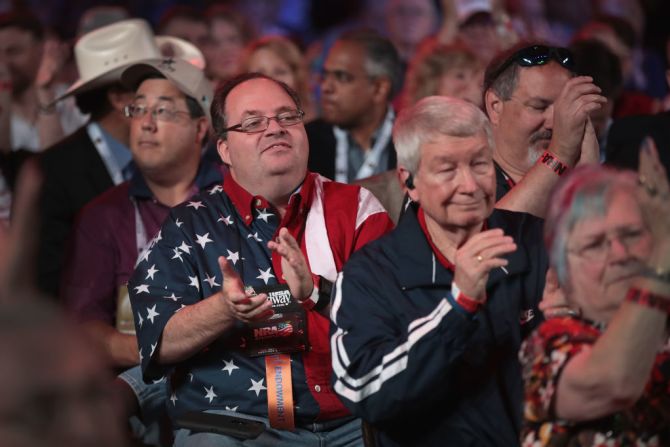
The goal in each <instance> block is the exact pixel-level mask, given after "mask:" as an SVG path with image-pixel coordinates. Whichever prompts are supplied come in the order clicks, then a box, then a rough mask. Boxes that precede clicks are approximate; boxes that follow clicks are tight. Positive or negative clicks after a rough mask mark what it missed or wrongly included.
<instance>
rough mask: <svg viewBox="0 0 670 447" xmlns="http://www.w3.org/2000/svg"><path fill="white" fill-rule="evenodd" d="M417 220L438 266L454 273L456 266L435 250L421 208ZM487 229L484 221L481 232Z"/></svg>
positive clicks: (438, 250)
mask: <svg viewBox="0 0 670 447" xmlns="http://www.w3.org/2000/svg"><path fill="white" fill-rule="evenodd" d="M417 219H419V226H420V227H421V231H423V234H424V235H425V236H426V240H427V241H428V244H429V245H430V248H431V249H432V250H433V253H435V257H436V258H437V260H438V261H440V264H442V266H443V267H444V268H446V269H449V270H451V271H452V272H454V271H456V266H455V265H454V264H453V263H452V262H451V261H449V260H448V259H447V258H446V257H445V256H444V255H443V254H442V252H441V251H440V249H439V248H437V245H435V243H434V242H433V238H432V237H431V236H430V233H429V232H428V227H427V226H426V216H425V215H424V213H423V208H421V207H419V211H418V212H417ZM487 228H488V225H487V223H486V221H484V222H483V223H482V231H485V230H486V229H487Z"/></svg>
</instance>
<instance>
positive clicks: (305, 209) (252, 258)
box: [128, 173, 393, 424]
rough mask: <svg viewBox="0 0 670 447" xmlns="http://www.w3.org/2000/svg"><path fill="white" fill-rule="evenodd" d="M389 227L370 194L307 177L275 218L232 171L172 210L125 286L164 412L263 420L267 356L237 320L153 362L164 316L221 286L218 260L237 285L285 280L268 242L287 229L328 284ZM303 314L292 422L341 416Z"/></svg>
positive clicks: (324, 340) (313, 319) (148, 376)
mask: <svg viewBox="0 0 670 447" xmlns="http://www.w3.org/2000/svg"><path fill="white" fill-rule="evenodd" d="M392 225H393V224H392V222H391V220H390V219H389V217H388V215H387V214H386V212H385V211H384V209H383V207H382V206H381V204H380V203H379V202H378V201H377V200H376V199H375V198H374V196H372V194H371V193H370V192H369V191H367V190H365V189H363V188H361V187H359V186H354V185H344V184H341V183H336V182H331V181H328V180H326V179H325V178H323V177H321V176H319V175H317V174H314V173H308V174H307V176H306V177H305V180H304V181H303V183H302V185H301V186H300V188H299V189H298V190H297V191H296V192H295V193H294V194H293V195H292V196H291V198H290V200H289V205H288V207H287V209H286V213H285V215H284V217H283V219H281V220H280V217H279V215H278V214H275V212H274V211H273V207H272V206H271V205H270V204H269V203H268V202H267V200H266V199H264V198H263V197H260V196H252V195H251V194H250V193H248V192H247V191H245V190H244V189H243V188H242V187H241V186H240V185H238V184H237V183H236V182H235V181H234V180H233V179H232V177H231V176H226V177H225V180H224V183H223V185H216V186H214V187H213V188H211V189H210V190H208V191H207V192H204V193H201V194H200V195H198V196H194V197H193V198H191V200H189V201H187V202H186V203H184V204H182V205H180V206H178V207H176V208H174V209H173V210H172V211H171V212H170V215H169V216H168V218H167V219H166V221H165V222H164V224H163V226H162V228H161V230H160V231H159V233H158V234H157V235H156V237H155V238H154V239H153V240H152V242H151V243H150V248H149V249H148V250H147V251H146V252H145V253H144V254H143V256H142V258H141V259H140V260H139V262H138V265H137V268H136V270H135V272H134V273H133V276H132V277H131V279H130V281H129V283H128V290H129V293H130V300H131V304H132V308H133V314H134V316H135V327H136V331H137V337H138V344H139V348H140V358H141V364H142V370H143V373H144V379H145V381H147V382H151V381H154V382H155V381H165V382H166V386H167V388H168V390H167V395H168V396H169V397H168V399H169V400H168V403H167V405H168V411H169V413H170V415H171V416H172V417H173V418H174V417H176V416H177V415H179V414H181V413H183V412H185V411H193V410H198V411H202V410H209V409H220V410H229V411H238V412H240V413H244V414H250V415H256V416H262V417H267V391H266V386H267V382H266V379H265V360H264V358H263V357H248V356H246V355H245V354H244V353H243V350H242V348H241V346H240V341H241V335H242V329H243V328H244V324H243V323H241V322H238V323H237V326H236V327H235V328H233V329H232V330H230V331H228V332H226V333H225V334H223V335H222V336H221V337H219V339H217V340H216V341H215V342H214V343H212V344H211V345H209V346H208V347H206V348H205V349H203V350H201V351H200V352H197V353H196V354H194V355H193V356H192V357H191V358H190V359H188V360H186V361H183V362H180V363H178V364H174V365H160V364H158V362H157V359H156V356H157V352H158V345H159V342H160V339H161V334H162V332H163V330H164V328H165V326H166V324H167V322H168V320H169V319H170V317H171V316H172V315H174V313H175V312H178V311H179V310H180V309H181V308H182V307H184V306H188V305H191V304H194V303H197V302H198V301H201V300H203V299H205V298H207V297H209V296H211V295H212V294H214V293H216V292H218V291H219V290H221V284H222V283H223V278H222V273H221V271H220V269H219V266H218V262H217V259H218V257H219V256H225V257H226V258H227V259H228V261H229V262H230V263H231V264H232V265H233V267H234V268H235V270H236V271H237V273H238V274H239V275H240V278H241V279H242V281H243V282H244V285H245V286H251V287H253V288H254V289H256V290H258V289H259V288H262V287H265V286H271V285H274V284H277V283H278V282H283V280H281V278H282V274H281V258H280V257H279V255H277V254H276V253H275V254H273V253H272V252H271V251H270V250H269V249H268V248H267V243H268V241H269V240H271V239H272V238H274V237H275V236H276V234H277V232H278V231H279V229H280V228H281V227H286V228H287V229H288V230H289V232H290V233H291V234H292V235H293V236H294V237H295V238H296V240H297V241H298V243H299V244H300V246H301V249H302V252H303V254H304V255H305V258H306V259H307V262H308V263H309V266H310V270H311V271H312V274H313V275H314V279H315V281H316V279H317V278H318V276H322V277H324V278H326V279H328V280H330V281H335V279H336V276H337V273H338V272H339V271H340V270H341V269H342V266H343V264H344V262H345V261H346V260H347V259H348V258H349V256H350V255H351V253H353V252H354V251H355V250H356V249H358V248H360V247H361V246H363V245H365V244H366V243H367V242H369V241H371V240H374V239H376V238H378V237H379V236H381V235H383V234H385V233H387V232H388V231H389V230H390V229H391V227H392ZM306 317H307V333H308V337H309V342H310V349H309V351H307V352H302V353H294V354H291V375H292V384H293V399H294V405H295V417H296V422H297V423H299V424H300V423H310V422H314V421H321V420H329V419H334V418H338V417H342V416H345V415H347V414H348V411H347V410H346V408H345V407H344V406H343V405H342V403H341V402H340V401H339V399H338V398H337V396H336V395H335V393H334V391H333V390H332V388H331V385H330V375H331V363H330V349H329V342H328V330H329V321H328V318H326V317H324V316H322V315H320V314H319V313H318V312H316V311H310V310H307V311H306Z"/></svg>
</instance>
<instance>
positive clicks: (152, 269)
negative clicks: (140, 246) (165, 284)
mask: <svg viewBox="0 0 670 447" xmlns="http://www.w3.org/2000/svg"><path fill="white" fill-rule="evenodd" d="M158 272H160V270H158V269H157V268H156V264H154V265H152V266H151V267H150V268H149V269H148V270H147V277H146V278H144V279H151V280H152V281H153V280H154V275H155V274H156V273H158Z"/></svg>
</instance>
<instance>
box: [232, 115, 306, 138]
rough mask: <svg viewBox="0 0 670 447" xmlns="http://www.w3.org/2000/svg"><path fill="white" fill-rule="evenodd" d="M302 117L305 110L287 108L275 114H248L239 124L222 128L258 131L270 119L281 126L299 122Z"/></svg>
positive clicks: (233, 130)
mask: <svg viewBox="0 0 670 447" xmlns="http://www.w3.org/2000/svg"><path fill="white" fill-rule="evenodd" d="M304 117H305V112H303V111H302V110H289V111H286V112H282V113H279V114H277V115H275V116H250V117H247V118H245V119H243V120H242V122H241V123H240V124H235V125H234V126H230V127H229V128H227V129H223V130H224V132H243V133H259V132H263V131H265V130H266V129H267V128H268V126H269V125H270V120H275V121H277V124H279V125H280V126H281V127H288V126H294V125H296V124H298V123H301V122H302V119H303V118H304Z"/></svg>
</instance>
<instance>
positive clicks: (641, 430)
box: [521, 140, 670, 447]
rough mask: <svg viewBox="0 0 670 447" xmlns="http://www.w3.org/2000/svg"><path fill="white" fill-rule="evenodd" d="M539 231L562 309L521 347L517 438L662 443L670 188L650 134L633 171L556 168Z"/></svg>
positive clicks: (669, 350) (667, 425)
mask: <svg viewBox="0 0 670 447" xmlns="http://www.w3.org/2000/svg"><path fill="white" fill-rule="evenodd" d="M545 239H546V242H547V247H548V250H549V253H550V261H551V264H552V267H553V269H555V271H556V274H557V278H558V282H559V285H560V287H561V289H562V290H563V293H564V295H565V300H566V303H567V307H566V308H565V309H564V311H563V312H559V315H555V316H554V317H553V318H549V319H548V320H547V321H545V322H544V323H543V324H542V325H541V326H540V327H539V328H538V330H537V331H536V332H535V333H534V334H533V335H532V336H531V337H530V338H529V339H528V340H527V341H526V342H525V344H524V346H523V348H522V351H521V360H522V362H523V364H524V380H525V407H524V419H525V420H524V428H523V432H522V438H521V440H522V445H524V446H533V447H535V446H545V445H546V446H576V445H579V446H601V445H602V446H605V445H606V446H623V445H637V446H640V445H645V446H652V445H654V446H656V445H658V446H667V445H670V381H669V377H670V344H668V332H667V328H668V325H667V323H668V312H669V311H670V192H669V191H668V182H667V180H666V176H665V172H664V169H663V168H662V166H661V165H660V163H659V161H658V154H657V152H656V149H655V148H654V146H653V143H651V142H650V140H648V141H647V142H646V143H645V145H644V148H643V150H642V153H641V154H640V171H639V177H636V176H635V174H634V173H633V172H620V171H614V170H611V169H608V168H604V167H599V166H590V167H584V168H581V169H577V170H575V171H574V172H573V173H572V174H571V175H570V176H569V177H567V178H566V179H565V181H564V182H563V183H561V184H560V186H559V187H558V188H557V190H556V191H555V192H554V194H553V196H552V198H551V201H550V205H549V211H548V215H547V221H546V224H545Z"/></svg>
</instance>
